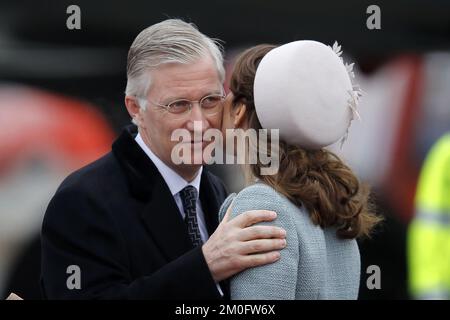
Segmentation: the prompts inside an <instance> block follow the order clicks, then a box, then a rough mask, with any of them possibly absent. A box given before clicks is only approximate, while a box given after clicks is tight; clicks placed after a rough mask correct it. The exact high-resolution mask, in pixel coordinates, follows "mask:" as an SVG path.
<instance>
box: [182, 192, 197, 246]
mask: <svg viewBox="0 0 450 320" xmlns="http://www.w3.org/2000/svg"><path fill="white" fill-rule="evenodd" d="M180 196H181V202H182V203H183V208H184V214H185V216H184V222H185V223H186V226H187V230H188V234H189V238H190V239H191V242H192V244H193V245H194V247H197V246H199V245H201V244H202V243H203V242H202V238H201V237H200V229H199V228H198V222H197V207H196V202H197V190H196V189H195V188H194V187H193V186H186V187H185V188H184V189H183V190H181V191H180Z"/></svg>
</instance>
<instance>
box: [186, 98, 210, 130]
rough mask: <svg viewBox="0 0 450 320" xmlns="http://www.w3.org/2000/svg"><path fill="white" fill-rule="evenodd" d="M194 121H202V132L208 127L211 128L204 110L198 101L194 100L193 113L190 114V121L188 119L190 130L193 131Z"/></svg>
mask: <svg viewBox="0 0 450 320" xmlns="http://www.w3.org/2000/svg"><path fill="white" fill-rule="evenodd" d="M194 122H196V123H197V125H198V123H201V125H202V132H204V131H205V130H206V129H208V128H209V122H208V120H207V118H206V117H205V115H204V114H203V110H202V108H201V106H200V104H199V103H198V102H194V104H193V106H192V110H191V113H190V114H189V121H188V124H187V126H188V130H190V131H193V130H194Z"/></svg>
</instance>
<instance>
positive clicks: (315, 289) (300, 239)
mask: <svg viewBox="0 0 450 320" xmlns="http://www.w3.org/2000/svg"><path fill="white" fill-rule="evenodd" d="M233 200H234V202H233V206H232V211H231V217H235V216H236V215H237V214H240V213H242V212H244V211H248V210H256V209H264V210H272V211H275V212H277V218H276V220H275V221H273V222H262V223H260V224H261V225H275V226H279V227H282V228H283V229H285V230H286V241H287V246H286V248H284V249H283V250H281V258H280V260H278V261H277V262H275V263H272V264H268V265H264V266H259V267H255V268H250V269H247V270H244V271H242V272H241V273H239V274H237V275H235V276H234V277H232V278H231V279H230V290H231V299H233V300H237V299H283V300H293V299H356V298H357V297H358V288H359V277H360V267H361V266H360V255H359V249H358V245H357V243H356V241H355V240H342V239H339V238H337V237H336V229H335V228H326V229H322V228H320V227H319V226H316V225H314V224H313V223H312V221H311V219H310V217H309V215H308V212H307V211H306V209H305V208H304V207H298V206H296V205H294V204H293V203H292V202H291V201H289V200H288V199H287V198H286V197H285V196H284V195H281V194H280V193H278V192H277V191H275V190H274V189H273V188H272V187H270V186H268V185H265V184H263V183H256V184H254V185H251V186H249V187H247V188H245V189H244V190H242V191H241V192H239V194H237V195H236V194H234V193H233V194H231V195H230V196H229V197H228V198H227V199H226V200H225V202H224V203H223V205H222V207H221V209H220V213H219V215H220V217H219V218H220V220H222V218H223V216H224V215H225V212H226V211H227V209H228V207H229V205H230V204H231V202H232V201H233Z"/></svg>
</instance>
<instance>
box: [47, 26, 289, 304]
mask: <svg viewBox="0 0 450 320" xmlns="http://www.w3.org/2000/svg"><path fill="white" fill-rule="evenodd" d="M224 73H225V72H224V68H223V57H222V53H221V50H220V48H219V46H218V44H217V43H216V42H215V41H214V40H212V39H210V38H208V37H207V36H205V35H203V34H202V33H200V32H199V31H198V30H197V29H196V28H195V27H194V26H193V25H191V24H188V23H185V22H183V21H181V20H177V19H169V20H166V21H163V22H161V23H158V24H155V25H153V26H150V27H149V28H147V29H145V30H143V31H142V32H141V33H140V34H139V35H138V36H137V37H136V39H135V40H134V42H133V44H132V45H131V48H130V50H129V54H128V63H127V78H128V82H127V87H126V96H125V105H126V108H127V110H128V112H129V114H130V116H131V117H132V122H133V123H134V125H130V126H129V127H126V128H125V129H124V131H123V133H122V134H121V135H120V136H119V137H118V139H117V140H116V141H115V142H114V144H113V146H112V151H111V152H110V153H108V154H106V155H105V156H103V157H102V158H100V159H99V160H97V161H95V162H93V163H91V164H90V165H88V166H86V167H84V168H82V169H80V170H78V171H76V172H75V173H73V174H71V175H70V176H69V177H67V178H66V179H65V181H64V182H63V183H62V184H61V186H60V187H59V188H58V190H57V192H56V194H55V195H54V197H53V198H52V200H51V202H50V204H49V206H48V208H47V211H46V214H45V218H44V222H43V226H42V278H41V285H42V291H43V293H44V296H45V297H46V298H49V299H216V298H217V299H218V298H221V297H225V298H226V297H227V284H226V279H227V278H229V277H230V276H232V275H234V274H236V273H238V272H240V271H242V270H244V269H246V268H249V267H253V266H258V265H263V264H267V263H271V262H274V261H276V260H277V259H278V258H279V250H281V249H282V248H283V247H284V246H285V240H284V237H285V232H284V230H282V229H280V228H277V227H270V226H263V225H257V226H255V225H254V224H255V223H258V222H262V221H271V220H273V219H275V217H276V214H275V213H274V212H270V211H264V210H257V211H249V212H245V213H243V214H242V215H240V216H239V217H237V218H235V219H232V220H230V219H227V218H225V219H224V220H223V221H222V223H220V225H219V223H218V212H219V208H220V205H221V204H222V202H223V201H224V199H225V197H226V195H227V193H226V191H225V188H224V186H223V183H222V182H221V181H220V179H219V178H217V177H216V176H214V175H213V174H212V173H210V172H208V170H207V168H206V167H203V165H202V163H200V164H196V162H195V161H193V162H190V163H183V164H180V165H175V164H174V162H173V161H172V158H171V154H172V150H173V148H174V146H175V145H176V144H177V143H179V142H178V141H172V140H171V135H172V132H173V131H174V130H177V129H186V130H188V131H189V132H190V133H193V132H194V122H196V123H201V128H202V130H203V131H205V130H207V129H209V128H219V127H220V125H221V121H222V102H223V99H224V92H223V86H222V85H223V81H224ZM184 143H187V144H188V146H190V147H191V148H192V149H195V148H200V149H201V150H202V149H204V148H205V147H206V146H207V145H208V142H205V141H202V140H195V136H194V135H193V134H191V140H190V141H188V142H184Z"/></svg>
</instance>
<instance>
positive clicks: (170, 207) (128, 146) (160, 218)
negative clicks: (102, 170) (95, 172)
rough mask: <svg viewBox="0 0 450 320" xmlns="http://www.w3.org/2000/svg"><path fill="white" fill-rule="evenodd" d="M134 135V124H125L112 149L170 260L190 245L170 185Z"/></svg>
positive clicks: (158, 244) (147, 222)
mask: <svg viewBox="0 0 450 320" xmlns="http://www.w3.org/2000/svg"><path fill="white" fill-rule="evenodd" d="M136 134H137V128H136V126H128V127H126V128H125V129H124V131H123V132H122V134H121V135H120V136H119V137H118V139H117V140H116V141H115V142H114V144H113V147H112V150H113V153H114V155H115V156H116V158H117V159H118V160H119V162H120V164H121V166H122V168H123V170H124V172H125V175H126V177H127V181H128V184H129V187H130V192H131V194H132V195H133V196H134V197H135V198H137V199H138V200H140V202H142V204H143V210H142V212H140V215H141V218H142V220H143V223H144V224H145V225H146V227H147V228H148V230H149V231H150V234H151V236H152V238H153V239H154V241H155V243H156V244H157V246H158V247H159V248H160V250H161V252H162V253H163V255H164V256H165V257H166V259H167V260H169V261H172V260H174V259H176V258H177V257H179V256H180V255H182V254H183V253H185V252H187V251H189V250H190V249H191V248H192V245H191V242H190V240H189V237H188V235H187V232H186V228H185V224H184V221H183V219H182V217H181V215H180V212H179V210H178V207H177V205H176V203H175V200H174V199H173V196H172V194H171V192H170V189H169V187H168V186H167V184H166V182H165V181H164V179H163V177H162V176H161V174H160V173H159V171H158V169H157V168H156V166H155V165H154V164H153V162H152V161H151V160H150V159H149V158H148V156H147V155H146V154H145V152H144V151H143V150H142V149H141V148H140V147H139V145H138V144H137V143H136V141H135V140H134V138H135V136H136Z"/></svg>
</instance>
